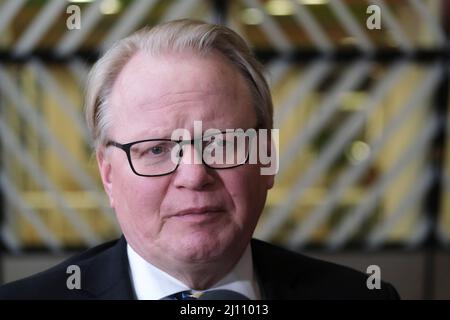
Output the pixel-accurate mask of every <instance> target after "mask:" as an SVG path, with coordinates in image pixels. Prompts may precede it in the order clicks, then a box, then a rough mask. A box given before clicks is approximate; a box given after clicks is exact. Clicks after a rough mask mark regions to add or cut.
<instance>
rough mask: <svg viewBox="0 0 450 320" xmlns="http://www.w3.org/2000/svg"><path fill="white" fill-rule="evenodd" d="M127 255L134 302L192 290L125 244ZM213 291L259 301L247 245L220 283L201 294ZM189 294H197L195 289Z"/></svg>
mask: <svg viewBox="0 0 450 320" xmlns="http://www.w3.org/2000/svg"><path fill="white" fill-rule="evenodd" d="M127 253H128V261H129V264H130V277H131V282H132V285H133V289H134V293H135V295H136V297H137V299H138V300H159V299H162V298H164V297H167V296H169V295H171V294H174V293H177V292H180V291H185V290H192V289H191V288H189V287H188V286H186V285H185V284H184V283H182V282H181V281H179V280H177V279H175V278H174V277H172V276H170V275H169V274H167V273H166V272H164V271H162V270H161V269H158V268H157V267H155V266H154V265H152V264H151V263H149V262H147V261H146V260H144V258H142V257H141V256H140V255H139V254H137V253H136V251H134V250H133V248H131V246H130V245H129V244H128V245H127ZM216 289H226V290H232V291H235V292H238V293H240V294H243V295H244V296H246V297H248V298H249V299H251V300H259V299H261V294H260V290H259V287H258V284H257V281H256V278H255V275H254V272H253V260H252V251H251V247H250V244H249V245H248V246H247V248H246V249H245V251H244V254H243V255H242V257H241V258H240V259H239V261H238V263H237V264H236V265H235V266H234V268H233V269H232V270H231V271H230V272H229V273H228V274H227V275H225V277H223V278H222V280H220V281H219V282H217V283H216V284H215V285H214V286H213V287H211V288H209V289H207V290H205V291H209V290H216ZM192 291H193V292H194V293H198V291H196V290H192Z"/></svg>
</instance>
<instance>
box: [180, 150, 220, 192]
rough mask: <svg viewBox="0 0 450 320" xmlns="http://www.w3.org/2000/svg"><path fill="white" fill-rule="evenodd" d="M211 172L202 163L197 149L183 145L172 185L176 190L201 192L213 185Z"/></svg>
mask: <svg viewBox="0 0 450 320" xmlns="http://www.w3.org/2000/svg"><path fill="white" fill-rule="evenodd" d="M211 170H213V169H210V168H208V167H206V166H205V165H204V164H203V163H202V155H201V151H200V150H198V148H197V147H195V146H194V145H192V144H190V145H184V146H183V153H182V158H181V161H180V164H179V166H178V168H177V170H176V171H175V175H174V180H173V181H174V182H173V183H174V185H175V186H176V187H177V188H187V189H192V190H203V189H205V188H207V187H208V186H210V185H212V184H213V183H214V179H215V178H214V176H213V174H212V172H211Z"/></svg>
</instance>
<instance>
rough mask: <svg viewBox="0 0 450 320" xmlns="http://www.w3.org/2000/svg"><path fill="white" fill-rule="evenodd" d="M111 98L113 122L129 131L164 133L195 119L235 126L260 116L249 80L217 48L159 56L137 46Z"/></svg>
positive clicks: (117, 126)
mask: <svg viewBox="0 0 450 320" xmlns="http://www.w3.org/2000/svg"><path fill="white" fill-rule="evenodd" d="M110 102H111V112H112V119H113V124H112V127H113V128H115V129H116V130H122V131H123V130H124V128H123V127H126V128H125V129H126V130H127V132H126V134H129V135H133V134H134V135H139V130H141V131H143V130H144V131H145V130H148V132H149V133H153V134H156V133H161V134H162V133H163V132H161V131H165V130H166V129H175V128H180V127H188V126H189V125H192V122H193V121H194V120H195V121H199V120H202V121H203V122H206V123H205V124H206V125H208V123H209V124H211V125H216V126H218V125H220V126H223V125H228V126H230V127H231V126H236V125H241V126H245V125H246V123H245V122H246V120H247V121H248V120H250V122H253V117H254V118H255V119H256V114H254V110H253V107H252V98H251V93H250V90H249V88H248V84H247V82H246V81H245V79H244V77H243V76H242V75H241V74H240V73H239V72H238V70H236V68H235V67H233V66H232V65H231V64H230V63H229V62H228V61H227V60H226V58H225V57H223V56H222V55H220V54H218V53H210V54H208V55H207V56H199V55H196V54H194V53H184V54H169V55H161V56H157V57H154V56H150V55H148V54H146V53H143V52H138V53H137V54H136V55H135V56H133V57H132V58H131V59H130V61H128V63H127V64H126V65H125V66H124V68H123V70H122V71H121V72H120V74H119V76H118V78H117V80H116V82H115V83H114V86H113V90H112V94H111V97H110ZM248 118H250V119H248ZM122 133H123V132H122ZM130 138H131V136H130ZM136 138H139V137H138V136H136Z"/></svg>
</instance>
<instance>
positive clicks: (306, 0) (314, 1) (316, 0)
mask: <svg viewBox="0 0 450 320" xmlns="http://www.w3.org/2000/svg"><path fill="white" fill-rule="evenodd" d="M298 2H300V4H304V5H307V6H308V5H318V4H327V3H328V0H298Z"/></svg>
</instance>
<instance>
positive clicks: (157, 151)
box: [149, 146, 164, 155]
mask: <svg viewBox="0 0 450 320" xmlns="http://www.w3.org/2000/svg"><path fill="white" fill-rule="evenodd" d="M149 152H151V154H154V155H158V154H161V153H163V152H164V147H163V146H155V147H152V148H150V150H149Z"/></svg>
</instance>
